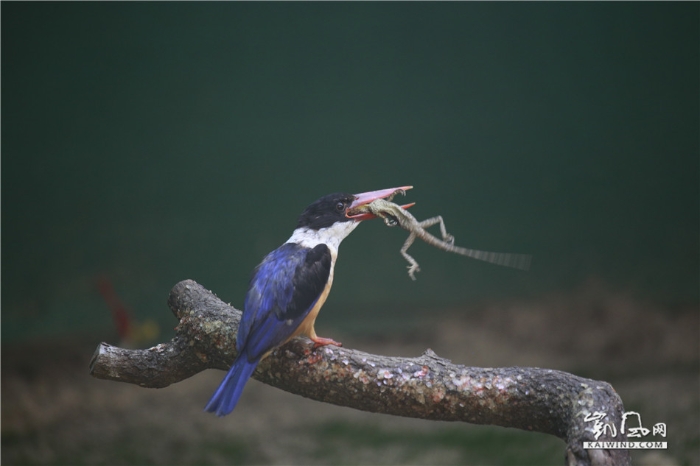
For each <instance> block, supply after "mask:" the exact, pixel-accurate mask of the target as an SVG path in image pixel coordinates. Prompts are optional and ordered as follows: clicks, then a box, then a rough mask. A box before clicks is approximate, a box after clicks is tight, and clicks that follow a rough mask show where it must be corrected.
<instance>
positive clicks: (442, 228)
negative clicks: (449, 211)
mask: <svg viewBox="0 0 700 466" xmlns="http://www.w3.org/2000/svg"><path fill="white" fill-rule="evenodd" d="M436 223H440V234H441V235H442V240H443V241H444V242H446V243H448V244H455V237H454V236H452V235H451V234H449V233H448V232H447V229H446V228H445V222H444V221H443V220H442V216H440V215H438V216H437V217H432V218H429V219H427V220H423V221H422V222H419V223H418V225H419V226H420V227H421V228H423V229H425V228H428V227H432V226H433V225H435V224H436Z"/></svg>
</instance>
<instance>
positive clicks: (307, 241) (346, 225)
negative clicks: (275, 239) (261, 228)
mask: <svg viewBox="0 0 700 466" xmlns="http://www.w3.org/2000/svg"><path fill="white" fill-rule="evenodd" d="M359 224H360V222H358V221H356V220H350V221H347V222H340V223H335V224H333V225H332V226H330V227H328V228H321V229H320V230H311V229H309V228H306V227H302V228H297V229H296V230H294V233H292V236H291V237H290V238H289V239H288V240H287V243H297V244H299V245H301V246H304V247H306V248H313V247H316V246H317V245H319V244H321V243H323V244H325V245H327V246H328V248H329V249H330V250H331V251H333V252H335V253H336V254H337V252H338V246H340V242H341V241H343V240H344V239H345V238H346V237H347V236H348V235H349V234H350V233H352V231H353V230H354V229H355V228H357V225H359Z"/></svg>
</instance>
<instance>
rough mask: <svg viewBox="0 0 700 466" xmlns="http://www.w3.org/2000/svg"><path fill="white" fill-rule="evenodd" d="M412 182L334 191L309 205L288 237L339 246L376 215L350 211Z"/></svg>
mask: <svg viewBox="0 0 700 466" xmlns="http://www.w3.org/2000/svg"><path fill="white" fill-rule="evenodd" d="M412 187H413V186H401V187H398V188H389V189H380V190H378V191H369V192H366V193H360V194H348V193H333V194H329V195H327V196H323V197H322V198H321V199H319V200H317V201H315V202H313V203H312V204H311V205H309V206H308V207H307V208H306V209H304V212H302V213H301V215H300V216H299V221H298V222H297V227H296V230H295V231H294V234H293V235H292V237H291V238H290V239H289V241H290V242H297V243H300V244H304V245H307V246H310V247H313V246H314V245H315V244H318V243H320V242H323V243H326V244H328V245H333V246H335V247H337V245H339V244H340V242H341V241H342V240H343V239H344V238H345V237H346V236H347V235H349V234H350V233H351V232H352V231H353V230H354V229H355V228H356V227H357V225H359V223H360V222H361V221H362V220H369V219H371V218H375V216H374V215H372V214H370V213H360V214H354V215H353V214H352V213H350V212H349V211H351V210H353V209H357V208H358V207H360V206H363V205H366V204H369V203H370V202H372V201H374V200H376V199H385V198H387V197H390V196H392V195H393V194H395V193H396V192H397V191H405V190H407V189H411V188H412Z"/></svg>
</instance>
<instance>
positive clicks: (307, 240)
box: [204, 186, 411, 416]
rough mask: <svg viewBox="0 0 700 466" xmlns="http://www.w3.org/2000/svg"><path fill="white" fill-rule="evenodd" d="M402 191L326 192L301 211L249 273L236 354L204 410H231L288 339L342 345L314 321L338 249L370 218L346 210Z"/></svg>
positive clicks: (328, 286) (325, 294)
mask: <svg viewBox="0 0 700 466" xmlns="http://www.w3.org/2000/svg"><path fill="white" fill-rule="evenodd" d="M407 189H411V186H402V187H399V188H391V189H382V190H379V191H371V192H367V193H361V194H354V195H353V194H347V193H335V194H329V195H328V196H324V197H322V198H321V199H319V200H317V201H316V202H314V203H313V204H311V205H309V206H308V207H307V208H306V209H305V210H304V212H302V214H301V215H300V216H299V221H298V222H297V227H296V229H295V230H294V233H292V236H291V237H290V238H289V239H288V240H287V242H286V243H284V244H283V245H282V246H280V247H279V248H277V249H275V250H274V251H272V252H271V253H270V254H268V255H267V256H266V257H265V258H264V259H263V261H262V262H261V263H260V265H258V266H257V267H256V268H255V270H254V271H253V275H252V278H251V280H250V283H249V285H248V292H247V293H246V297H245V301H244V304H243V316H242V317H241V322H240V325H239V327H238V335H237V339H236V350H237V351H238V355H237V356H236V360H235V361H234V362H233V365H232V366H231V369H229V371H228V373H227V374H226V377H224V380H223V381H222V382H221V385H219V388H217V390H216V392H215V393H214V395H213V396H212V397H211V399H210V400H209V403H207V406H206V407H205V408H204V409H205V410H206V411H209V412H212V413H216V415H217V416H225V415H227V414H229V413H230V412H231V411H233V408H235V406H236V403H237V402H238V399H239V398H240V396H241V393H242V392H243V387H244V386H245V384H246V382H247V381H248V379H249V378H250V376H251V375H252V374H253V371H255V368H256V367H257V365H258V363H259V362H260V361H261V360H262V359H263V358H265V357H266V356H267V355H268V354H270V353H271V352H272V350H273V349H275V348H277V347H278V346H281V345H283V344H284V343H286V342H287V341H288V340H290V339H291V338H294V337H296V336H298V335H304V336H307V337H308V338H310V339H311V340H312V341H313V342H314V348H317V347H319V346H324V345H336V346H340V345H341V344H340V343H338V342H336V341H334V340H332V339H330V338H321V337H319V336H318V335H316V331H315V330H314V323H315V322H316V317H317V316H318V311H319V310H320V309H321V306H323V303H324V302H325V301H326V298H327V297H328V292H329V291H330V289H331V285H332V284H333V269H334V267H335V261H336V259H337V258H338V246H339V245H340V243H341V241H343V239H345V237H346V236H348V235H349V234H350V233H351V232H352V231H353V230H354V229H355V228H356V227H357V226H358V225H359V224H360V222H361V221H362V220H368V219H371V218H375V217H374V215H372V214H369V213H363V214H357V215H351V214H349V213H348V211H349V210H350V209H353V208H356V207H359V206H361V205H365V204H369V203H370V202H372V201H374V200H376V199H383V198H386V197H388V196H391V195H392V194H394V193H395V192H396V191H397V190H407ZM406 207H408V206H406Z"/></svg>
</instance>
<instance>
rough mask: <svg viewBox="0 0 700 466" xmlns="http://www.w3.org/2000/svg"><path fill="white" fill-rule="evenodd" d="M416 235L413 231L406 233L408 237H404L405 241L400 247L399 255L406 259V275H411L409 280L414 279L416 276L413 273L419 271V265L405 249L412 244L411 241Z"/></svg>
mask: <svg viewBox="0 0 700 466" xmlns="http://www.w3.org/2000/svg"><path fill="white" fill-rule="evenodd" d="M415 239H416V235H415V234H414V233H411V234H410V235H408V238H407V239H406V242H405V243H403V247H402V248H401V255H402V256H403V257H404V259H406V260H407V261H408V263H409V264H411V265H409V266H408V276H409V277H411V280H415V279H416V276H415V275H414V274H415V273H416V272H420V266H419V265H418V262H416V260H415V259H414V258H413V257H411V256H409V255H408V253H407V252H406V251H408V248H410V247H411V245H412V244H413V241H415Z"/></svg>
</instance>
